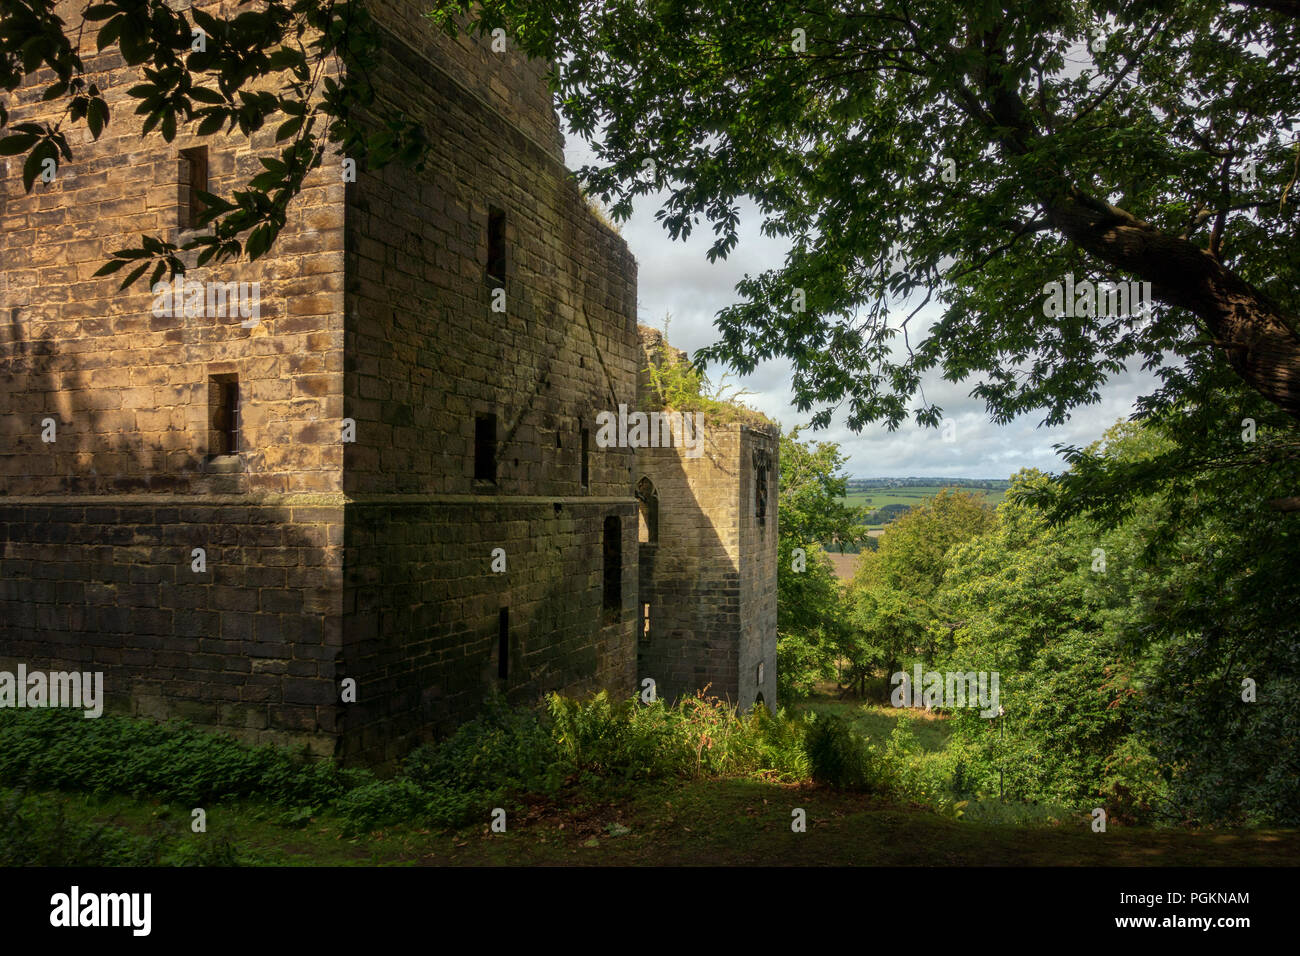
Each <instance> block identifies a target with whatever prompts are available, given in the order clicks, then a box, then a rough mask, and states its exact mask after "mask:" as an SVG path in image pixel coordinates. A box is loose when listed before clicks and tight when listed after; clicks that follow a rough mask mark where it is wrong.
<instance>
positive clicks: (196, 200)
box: [177, 146, 211, 229]
mask: <svg viewBox="0 0 1300 956" xmlns="http://www.w3.org/2000/svg"><path fill="white" fill-rule="evenodd" d="M210 191H211V190H209V189H208V148H207V147H206V146H195V147H194V148H193V149H183V150H181V170H180V195H179V197H178V200H179V202H178V204H179V206H180V208H179V210H178V216H177V218H178V220H179V222H180V227H181V228H182V229H197V228H198V226H199V217H200V216H202V215H203V211H204V210H205V209H207V204H206V203H204V202H203V199H202V198H201V197H200V196H199V193H200V192H210Z"/></svg>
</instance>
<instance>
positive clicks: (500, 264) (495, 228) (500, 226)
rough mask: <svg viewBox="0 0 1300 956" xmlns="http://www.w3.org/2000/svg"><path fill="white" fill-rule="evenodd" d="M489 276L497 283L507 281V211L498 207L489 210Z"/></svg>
mask: <svg viewBox="0 0 1300 956" xmlns="http://www.w3.org/2000/svg"><path fill="white" fill-rule="evenodd" d="M487 274H488V278H489V279H495V280H496V281H497V282H500V283H504V282H505V281H506V211H505V210H504V209H498V208H497V207H496V206H492V207H490V208H489V209H488V259H487Z"/></svg>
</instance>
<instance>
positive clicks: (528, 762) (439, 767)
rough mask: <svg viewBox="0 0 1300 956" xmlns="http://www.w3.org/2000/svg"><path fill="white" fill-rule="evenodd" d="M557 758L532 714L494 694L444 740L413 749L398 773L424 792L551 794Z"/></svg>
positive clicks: (556, 781) (546, 733)
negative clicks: (480, 710)
mask: <svg viewBox="0 0 1300 956" xmlns="http://www.w3.org/2000/svg"><path fill="white" fill-rule="evenodd" d="M558 761H559V751H558V748H557V746H556V743H555V740H554V739H553V737H552V735H551V732H550V731H549V730H548V728H547V727H546V726H544V725H543V724H542V721H541V720H540V718H539V717H538V715H537V714H535V713H533V712H532V711H528V710H511V709H510V708H509V707H507V706H506V704H505V702H504V701H503V700H502V699H501V698H500V697H493V698H491V699H489V700H488V702H487V704H486V706H485V708H484V711H483V713H482V714H481V715H480V716H479V717H478V718H476V719H475V720H471V721H470V722H469V723H466V724H462V725H461V726H460V727H459V728H458V729H457V730H456V732H455V733H454V734H452V736H451V737H449V738H448V739H446V740H444V741H442V742H441V743H437V744H425V745H424V746H421V747H418V748H416V749H415V750H413V751H412V752H411V753H410V754H409V755H408V756H407V758H406V760H405V761H404V762H403V764H402V773H403V776H405V777H407V778H408V779H410V780H411V781H412V782H413V783H414V784H416V785H417V786H419V787H421V788H423V789H425V790H429V791H442V790H451V791H457V792H461V793H473V792H484V791H486V792H497V791H500V790H504V789H510V790H525V791H539V790H540V791H544V792H550V791H553V790H554V789H555V788H556V787H558V785H559V783H560V779H561V777H560V776H559V771H558V768H557V763H558Z"/></svg>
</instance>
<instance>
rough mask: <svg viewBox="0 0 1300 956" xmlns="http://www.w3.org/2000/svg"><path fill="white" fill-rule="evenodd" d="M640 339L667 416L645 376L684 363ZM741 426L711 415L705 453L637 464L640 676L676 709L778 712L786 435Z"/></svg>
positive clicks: (651, 334)
mask: <svg viewBox="0 0 1300 956" xmlns="http://www.w3.org/2000/svg"><path fill="white" fill-rule="evenodd" d="M639 331H640V337H641V342H642V348H643V353H644V356H645V357H644V360H643V361H644V365H643V370H642V372H641V375H640V379H639V382H640V388H639V394H640V396H641V403H642V405H643V407H647V408H649V407H657V405H658V404H659V401H658V398H659V397H658V396H657V395H656V394H655V392H654V389H653V388H652V386H651V383H650V380H649V376H648V374H647V372H646V369H648V368H649V367H650V366H651V365H652V364H655V363H658V362H662V361H664V360H665V359H668V360H670V361H671V360H674V359H675V360H680V359H681V358H683V357H684V356H683V355H682V353H680V352H679V351H677V350H676V349H673V348H672V347H671V346H670V345H668V343H666V342H665V341H664V340H663V336H662V334H661V333H660V332H658V331H657V330H655V329H649V328H644V327H642V328H641V329H640V330H639ZM738 419H739V420H733V421H718V420H711V419H710V416H707V415H706V416H705V417H704V424H703V427H702V429H701V432H702V433H701V435H700V436H698V437H699V442H700V445H699V451H698V454H695V455H692V454H690V453H688V452H687V450H685V449H683V448H681V447H677V446H674V447H667V448H665V447H659V448H645V449H642V450H640V451H639V452H638V454H637V460H636V469H637V471H636V474H637V486H636V493H637V504H638V510H639V520H638V549H639V552H640V554H639V561H638V564H639V569H638V596H637V601H638V603H639V605H640V608H641V624H640V626H639V627H638V635H639V643H638V645H637V668H638V673H639V674H641V675H643V676H645V675H649V676H653V677H654V679H655V681H656V686H657V688H658V692H659V693H660V694H662V695H664V696H666V697H669V698H676V697H679V696H681V695H683V694H690V693H693V692H694V691H696V690H698V689H700V688H703V687H705V686H708V687H709V688H710V690H709V693H710V694H712V695H714V696H718V697H723V698H726V699H729V700H731V701H733V702H735V703H736V704H737V705H739V706H740V707H741V708H744V709H748V708H749V707H752V706H753V705H754V704H755V703H764V704H766V705H768V706H769V707H771V708H773V709H775V707H776V572H777V567H776V562H777V537H776V536H777V515H776V510H777V509H776V506H777V467H778V464H779V462H778V452H779V437H780V433H779V431H778V429H777V428H776V426H774V425H772V424H770V423H768V422H767V421H766V420H765V419H763V418H762V416H759V415H756V414H755V415H744V414H741V415H739V416H738Z"/></svg>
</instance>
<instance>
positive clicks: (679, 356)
mask: <svg viewBox="0 0 1300 956" xmlns="http://www.w3.org/2000/svg"><path fill="white" fill-rule="evenodd" d="M667 329H668V322H667V321H666V320H665V323H664V336H663V338H662V339H660V340H659V342H658V343H657V344H656V345H655V347H654V352H653V354H652V355H651V361H650V364H649V365H648V366H647V367H646V374H647V375H648V376H649V379H650V394H649V395H648V396H646V398H645V399H644V401H643V405H644V407H645V410H646V411H654V410H657V409H669V410H671V411H675V412H703V413H704V421H705V423H706V424H710V425H712V424H731V423H735V422H739V423H741V424H744V425H775V424H776V423H775V422H774V421H772V419H770V418H768V417H767V416H766V415H764V414H763V413H762V412H760V411H759V410H758V409H756V408H751V407H750V406H749V405H746V404H745V403H744V402H743V401H742V400H741V399H743V398H744V397H745V396H746V395H749V394H751V393H750V392H749V391H748V390H746V389H743V388H741V387H739V386H738V385H732V384H728V382H727V377H728V376H727V374H723V376H722V380H721V381H719V382H718V384H717V385H716V386H715V385H713V384H712V383H711V382H710V381H709V377H708V376H707V375H706V374H705V373H704V372H703V371H702V370H700V369H699V368H698V367H696V365H695V364H694V363H693V362H691V360H690V359H689V358H687V357H686V356H685V355H684V354H683V353H681V352H679V351H678V350H676V349H672V348H665V347H664V342H665V341H666V340H667V337H668V336H667Z"/></svg>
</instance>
